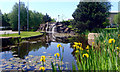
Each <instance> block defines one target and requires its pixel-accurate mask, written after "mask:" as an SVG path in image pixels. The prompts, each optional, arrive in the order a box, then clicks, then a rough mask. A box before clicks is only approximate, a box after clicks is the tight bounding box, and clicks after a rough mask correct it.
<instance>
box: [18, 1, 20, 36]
mask: <svg viewBox="0 0 120 72" xmlns="http://www.w3.org/2000/svg"><path fill="white" fill-rule="evenodd" d="M18 35H20V0H19V7H18Z"/></svg>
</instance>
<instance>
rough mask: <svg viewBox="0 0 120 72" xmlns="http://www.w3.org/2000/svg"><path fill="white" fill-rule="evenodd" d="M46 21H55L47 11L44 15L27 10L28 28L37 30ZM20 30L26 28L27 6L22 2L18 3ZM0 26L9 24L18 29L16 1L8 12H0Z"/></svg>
mask: <svg viewBox="0 0 120 72" xmlns="http://www.w3.org/2000/svg"><path fill="white" fill-rule="evenodd" d="M46 22H55V20H54V19H52V18H51V17H50V16H49V15H48V14H47V13H46V15H44V14H42V13H39V12H36V11H31V10H29V28H30V30H37V29H38V27H39V25H40V24H42V23H46ZM20 24H21V26H20V27H21V30H27V7H26V6H25V4H24V2H21V3H20ZM2 26H4V27H6V26H10V27H11V28H12V30H18V3H15V5H14V6H13V9H12V11H11V12H10V13H4V14H2Z"/></svg>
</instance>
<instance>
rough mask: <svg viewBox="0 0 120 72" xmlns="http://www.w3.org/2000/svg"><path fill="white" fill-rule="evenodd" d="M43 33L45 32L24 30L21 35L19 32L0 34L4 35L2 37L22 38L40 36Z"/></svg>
mask: <svg viewBox="0 0 120 72" xmlns="http://www.w3.org/2000/svg"><path fill="white" fill-rule="evenodd" d="M42 34H43V33H40V32H32V31H29V32H27V31H22V32H21V34H20V35H18V33H14V34H2V35H0V36H2V37H21V38H27V37H32V36H38V35H42Z"/></svg>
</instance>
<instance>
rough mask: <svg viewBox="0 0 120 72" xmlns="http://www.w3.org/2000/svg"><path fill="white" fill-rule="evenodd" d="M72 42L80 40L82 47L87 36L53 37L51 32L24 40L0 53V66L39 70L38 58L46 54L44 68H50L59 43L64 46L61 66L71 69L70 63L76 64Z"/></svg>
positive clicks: (84, 45)
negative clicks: (0, 57) (0, 56)
mask: <svg viewBox="0 0 120 72" xmlns="http://www.w3.org/2000/svg"><path fill="white" fill-rule="evenodd" d="M74 42H81V43H82V44H83V48H85V47H86V45H88V40H87V37H85V36H84V35H81V36H76V37H71V36H69V37H54V38H53V36H52V35H51V34H48V35H45V36H43V37H40V38H36V39H32V40H28V41H24V42H22V43H20V44H19V45H18V46H16V47H13V48H11V50H8V51H3V52H1V53H0V55H2V59H1V62H2V64H1V65H0V66H2V69H3V70H9V69H12V70H20V69H24V70H39V68H40V67H41V66H42V64H41V62H40V58H41V56H43V55H44V56H46V62H45V68H46V70H47V69H48V70H49V69H52V67H51V61H53V62H54V61H55V57H54V54H55V53H59V48H57V45H58V44H61V45H62V47H64V52H63V53H62V54H63V61H62V62H61V68H62V69H64V70H66V69H67V70H71V69H72V63H75V64H76V58H75V56H74V52H75V51H74V49H73V48H72V45H73V43H74ZM56 62H58V63H59V62H60V59H57V60H56Z"/></svg>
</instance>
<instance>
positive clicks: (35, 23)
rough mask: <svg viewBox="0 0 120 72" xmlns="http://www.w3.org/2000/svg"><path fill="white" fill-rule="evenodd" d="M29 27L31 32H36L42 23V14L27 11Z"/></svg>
mask: <svg viewBox="0 0 120 72" xmlns="http://www.w3.org/2000/svg"><path fill="white" fill-rule="evenodd" d="M29 16H30V17H29V25H30V28H32V29H33V30H37V29H38V27H39V25H40V24H41V23H42V22H43V16H44V15H43V14H42V13H39V12H36V11H33V12H32V11H31V10H30V11H29Z"/></svg>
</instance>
